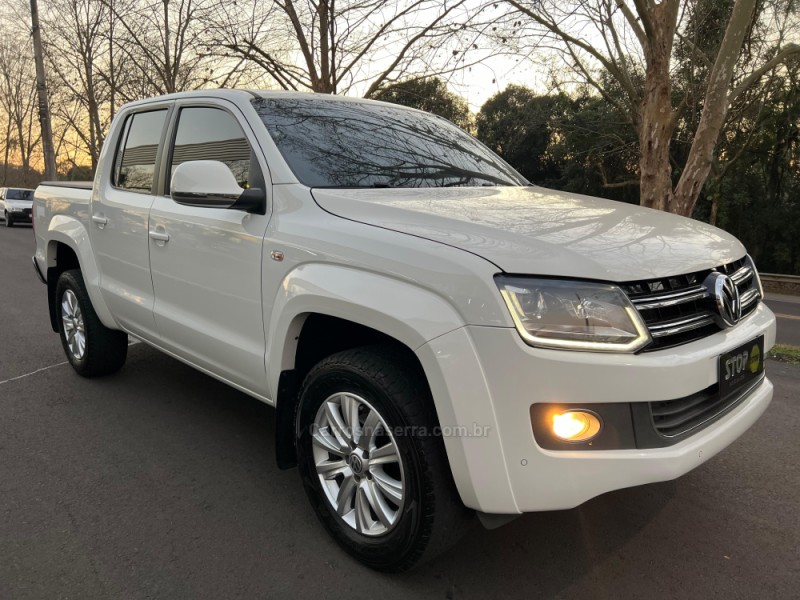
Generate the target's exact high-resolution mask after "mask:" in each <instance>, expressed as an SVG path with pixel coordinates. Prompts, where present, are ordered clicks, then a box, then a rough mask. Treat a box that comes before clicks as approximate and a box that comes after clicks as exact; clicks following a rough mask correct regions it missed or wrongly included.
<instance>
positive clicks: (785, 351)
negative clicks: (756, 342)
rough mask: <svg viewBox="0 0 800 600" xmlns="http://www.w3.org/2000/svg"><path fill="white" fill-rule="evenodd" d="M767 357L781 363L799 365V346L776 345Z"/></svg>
mask: <svg viewBox="0 0 800 600" xmlns="http://www.w3.org/2000/svg"><path fill="white" fill-rule="evenodd" d="M769 357H770V358H774V359H775V360H779V361H781V362H787V363H790V364H793V365H800V346H789V345H788V344H776V345H775V346H774V347H773V348H772V350H770V351H769Z"/></svg>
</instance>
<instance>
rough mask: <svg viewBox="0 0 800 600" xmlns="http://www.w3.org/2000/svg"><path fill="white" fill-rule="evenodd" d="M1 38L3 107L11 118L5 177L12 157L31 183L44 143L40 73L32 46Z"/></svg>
mask: <svg viewBox="0 0 800 600" xmlns="http://www.w3.org/2000/svg"><path fill="white" fill-rule="evenodd" d="M2 37H3V39H1V40H0V107H2V110H3V112H4V113H5V114H6V116H7V118H8V122H7V125H6V131H5V134H6V139H5V149H4V162H3V179H4V181H5V179H6V177H7V175H8V168H9V166H10V165H11V163H12V161H13V162H16V163H17V164H19V165H21V167H22V182H21V183H23V184H26V185H27V184H31V183H32V182H33V181H32V180H33V177H34V173H33V171H32V167H33V160H34V155H35V152H36V149H37V148H38V146H39V143H40V139H41V138H40V134H39V128H38V127H37V126H36V108H37V96H36V74H35V72H34V68H33V67H34V61H33V55H32V53H31V48H30V46H29V45H28V44H20V43H19V41H18V40H15V39H13V38H12V37H10V36H2Z"/></svg>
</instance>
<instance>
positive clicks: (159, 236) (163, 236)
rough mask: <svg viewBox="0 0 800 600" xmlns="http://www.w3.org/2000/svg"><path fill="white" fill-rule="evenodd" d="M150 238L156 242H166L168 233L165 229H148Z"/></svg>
mask: <svg viewBox="0 0 800 600" xmlns="http://www.w3.org/2000/svg"><path fill="white" fill-rule="evenodd" d="M150 238H151V239H153V240H155V241H157V242H168V241H169V234H168V233H167V232H166V231H155V230H152V229H151V230H150Z"/></svg>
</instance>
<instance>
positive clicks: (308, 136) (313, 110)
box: [253, 97, 527, 187]
mask: <svg viewBox="0 0 800 600" xmlns="http://www.w3.org/2000/svg"><path fill="white" fill-rule="evenodd" d="M253 105H254V107H255V109H256V111H257V112H258V114H259V116H260V117H261V119H262V120H263V121H264V124H265V125H266V126H267V130H268V131H269V133H270V135H271V136H272V138H273V140H275V143H276V145H277V146H278V149H279V150H280V152H281V154H282V155H283V157H284V158H285V159H286V162H287V163H288V164H289V167H291V169H292V171H293V172H294V174H295V176H296V177H297V178H298V179H299V180H300V181H301V182H302V183H303V184H305V185H307V186H309V187H452V186H487V185H512V186H519V185H526V184H527V181H525V179H524V178H523V177H522V176H521V175H519V173H517V172H516V171H514V169H513V168H511V167H510V166H509V165H507V164H506V163H504V162H503V161H502V160H501V159H500V158H499V157H498V156H497V155H495V154H494V153H493V152H492V151H491V150H489V149H488V148H486V147H485V146H483V145H482V144H481V143H479V142H478V141H476V140H475V139H473V138H472V137H470V136H469V135H467V134H466V133H464V132H463V131H461V130H460V129H458V128H457V127H456V126H455V125H452V124H451V123H449V122H447V121H445V120H444V119H441V118H439V117H435V116H433V115H429V114H426V113H420V112H416V111H412V110H407V109H403V108H395V107H392V106H386V105H382V104H371V103H363V102H351V101H345V100H337V99H335V98H319V97H309V98H286V97H283V98H281V97H276V98H259V99H256V100H253Z"/></svg>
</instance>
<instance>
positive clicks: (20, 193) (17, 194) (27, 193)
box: [6, 188, 33, 200]
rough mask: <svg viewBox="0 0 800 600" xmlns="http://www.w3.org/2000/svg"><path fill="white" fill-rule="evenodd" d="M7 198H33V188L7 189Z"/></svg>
mask: <svg viewBox="0 0 800 600" xmlns="http://www.w3.org/2000/svg"><path fill="white" fill-rule="evenodd" d="M6 200H33V190H15V189H11V188H9V189H7V190H6Z"/></svg>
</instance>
